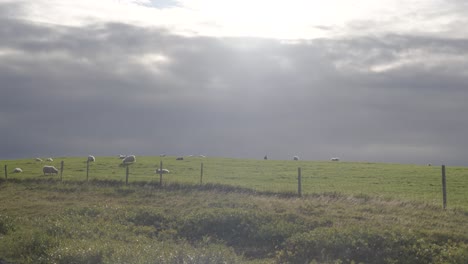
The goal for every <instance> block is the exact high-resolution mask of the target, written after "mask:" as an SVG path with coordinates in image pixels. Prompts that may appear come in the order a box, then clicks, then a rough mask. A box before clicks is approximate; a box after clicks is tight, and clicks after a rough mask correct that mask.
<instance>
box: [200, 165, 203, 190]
mask: <svg viewBox="0 0 468 264" xmlns="http://www.w3.org/2000/svg"><path fill="white" fill-rule="evenodd" d="M201 184H203V162H202V163H201V167H200V185H201Z"/></svg>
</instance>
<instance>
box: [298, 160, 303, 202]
mask: <svg viewBox="0 0 468 264" xmlns="http://www.w3.org/2000/svg"><path fill="white" fill-rule="evenodd" d="M297 193H298V195H299V197H302V175H301V168H300V167H299V168H297Z"/></svg>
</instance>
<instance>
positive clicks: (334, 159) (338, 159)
mask: <svg viewBox="0 0 468 264" xmlns="http://www.w3.org/2000/svg"><path fill="white" fill-rule="evenodd" d="M330 160H331V161H340V158H337V157H335V158H331V159H330Z"/></svg>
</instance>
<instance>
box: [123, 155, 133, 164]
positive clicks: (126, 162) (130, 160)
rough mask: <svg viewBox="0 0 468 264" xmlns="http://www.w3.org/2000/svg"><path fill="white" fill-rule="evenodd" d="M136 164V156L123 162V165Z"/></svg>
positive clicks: (131, 156)
mask: <svg viewBox="0 0 468 264" xmlns="http://www.w3.org/2000/svg"><path fill="white" fill-rule="evenodd" d="M135 162H136V157H135V155H130V156H127V157H125V159H123V160H122V163H123V164H132V163H135Z"/></svg>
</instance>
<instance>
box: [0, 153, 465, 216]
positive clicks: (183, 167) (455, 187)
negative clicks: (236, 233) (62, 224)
mask: <svg viewBox="0 0 468 264" xmlns="http://www.w3.org/2000/svg"><path fill="white" fill-rule="evenodd" d="M43 160H45V157H44V158H43ZM61 161H64V171H63V176H62V177H63V178H62V179H63V181H86V179H87V178H86V177H87V172H86V166H87V164H86V157H55V158H54V161H53V162H46V161H42V162H37V161H35V160H34V158H30V159H21V160H4V161H0V165H1V166H2V169H3V166H4V165H7V173H8V178H10V179H28V178H39V179H44V178H55V179H56V178H60V174H59V175H57V176H55V175H53V176H49V175H47V176H44V175H43V174H42V166H44V165H53V166H55V167H56V168H58V169H60V162H61ZM161 161H162V162H163V168H167V169H169V170H170V173H169V174H164V175H163V184H171V183H183V184H200V182H201V181H202V183H203V184H206V183H211V184H224V185H232V186H238V187H243V188H249V189H252V190H255V191H259V192H273V193H295V192H297V188H298V182H297V178H298V168H299V167H300V168H301V172H302V173H301V174H302V193H303V195H308V194H320V193H332V192H336V193H341V194H344V195H361V196H369V197H378V198H381V199H389V200H392V199H397V200H403V201H419V202H425V203H428V204H433V205H440V206H441V205H442V183H441V182H442V180H441V167H440V166H427V165H413V164H387V163H362V162H361V163H359V162H342V161H340V162H331V161H293V160H253V159H232V158H210V157H208V158H202V157H195V156H194V157H185V158H184V160H182V161H177V160H176V157H172V156H168V157H148V156H144V157H140V156H137V161H136V163H135V164H132V165H130V166H129V172H130V174H129V182H130V183H132V182H154V183H156V184H158V183H159V180H160V179H159V174H156V173H155V170H156V168H158V167H159V166H160V162H161ZM202 163H203V177H201V164H202ZM15 167H20V168H21V169H22V170H23V172H22V173H13V170H14V168H15ZM446 174H447V193H448V207H449V208H461V209H465V210H467V209H468V168H466V167H447V168H446ZM125 177H126V168H125V167H124V166H122V164H121V160H120V159H119V158H118V157H96V162H94V163H90V165H89V171H88V179H89V180H90V181H92V180H113V181H123V182H125Z"/></svg>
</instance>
